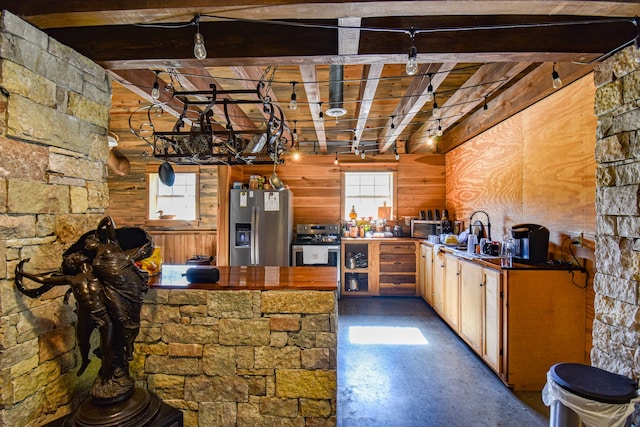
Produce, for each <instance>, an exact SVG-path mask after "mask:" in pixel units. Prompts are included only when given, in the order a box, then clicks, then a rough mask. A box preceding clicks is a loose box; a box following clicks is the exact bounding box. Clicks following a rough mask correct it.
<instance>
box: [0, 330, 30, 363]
mask: <svg viewBox="0 0 640 427" xmlns="http://www.w3.org/2000/svg"><path fill="white" fill-rule="evenodd" d="M34 357H38V339H37V338H33V339H31V340H28V341H24V342H22V343H18V344H16V345H14V346H12V347H10V348H7V349H5V350H4V351H3V353H2V360H0V368H1V369H2V370H4V369H11V368H12V367H14V366H17V365H18V364H20V363H22V362H23V361H25V360H30V359H32V358H34Z"/></svg>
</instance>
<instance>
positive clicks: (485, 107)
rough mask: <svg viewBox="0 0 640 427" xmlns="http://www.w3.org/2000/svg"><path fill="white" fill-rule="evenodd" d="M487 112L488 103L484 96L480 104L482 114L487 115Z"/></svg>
mask: <svg viewBox="0 0 640 427" xmlns="http://www.w3.org/2000/svg"><path fill="white" fill-rule="evenodd" d="M488 114H489V104H487V97H486V96H485V97H484V105H483V106H482V115H483V116H485V117H486V116H487V115H488Z"/></svg>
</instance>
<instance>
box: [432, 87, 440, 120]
mask: <svg viewBox="0 0 640 427" xmlns="http://www.w3.org/2000/svg"><path fill="white" fill-rule="evenodd" d="M431 115H433V117H435V118H436V119H437V118H440V108H438V101H437V100H436V94H435V93H434V94H433V111H431Z"/></svg>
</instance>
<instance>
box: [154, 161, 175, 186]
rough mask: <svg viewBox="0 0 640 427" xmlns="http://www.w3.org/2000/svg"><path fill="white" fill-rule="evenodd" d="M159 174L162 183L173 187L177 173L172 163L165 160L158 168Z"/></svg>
mask: <svg viewBox="0 0 640 427" xmlns="http://www.w3.org/2000/svg"><path fill="white" fill-rule="evenodd" d="M158 176H159V177H160V182H161V183H163V184H164V185H166V186H167V187H173V183H174V182H175V180H176V173H175V172H174V171H173V167H172V166H171V163H169V162H167V161H165V162H164V163H163V164H161V165H160V167H159V168H158Z"/></svg>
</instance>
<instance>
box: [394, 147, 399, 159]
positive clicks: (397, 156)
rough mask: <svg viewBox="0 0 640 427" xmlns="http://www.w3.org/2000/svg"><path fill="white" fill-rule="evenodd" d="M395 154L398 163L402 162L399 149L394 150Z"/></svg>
mask: <svg viewBox="0 0 640 427" xmlns="http://www.w3.org/2000/svg"><path fill="white" fill-rule="evenodd" d="M393 153H394V154H395V155H396V156H395V157H396V161H398V160H400V154H398V149H397V148H394V149H393Z"/></svg>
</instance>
